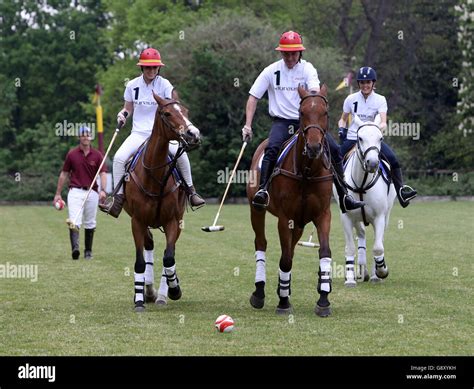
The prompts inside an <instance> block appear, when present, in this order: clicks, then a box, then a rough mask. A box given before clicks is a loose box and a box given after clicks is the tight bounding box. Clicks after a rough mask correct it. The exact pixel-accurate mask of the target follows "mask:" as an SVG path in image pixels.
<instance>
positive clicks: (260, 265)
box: [255, 251, 267, 283]
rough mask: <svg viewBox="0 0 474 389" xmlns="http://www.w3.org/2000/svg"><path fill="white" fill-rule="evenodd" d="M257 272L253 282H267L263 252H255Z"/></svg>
mask: <svg viewBox="0 0 474 389" xmlns="http://www.w3.org/2000/svg"><path fill="white" fill-rule="evenodd" d="M255 261H256V265H257V270H256V271H255V282H256V283H257V282H260V281H263V282H267V273H266V258H265V251H256V252H255Z"/></svg>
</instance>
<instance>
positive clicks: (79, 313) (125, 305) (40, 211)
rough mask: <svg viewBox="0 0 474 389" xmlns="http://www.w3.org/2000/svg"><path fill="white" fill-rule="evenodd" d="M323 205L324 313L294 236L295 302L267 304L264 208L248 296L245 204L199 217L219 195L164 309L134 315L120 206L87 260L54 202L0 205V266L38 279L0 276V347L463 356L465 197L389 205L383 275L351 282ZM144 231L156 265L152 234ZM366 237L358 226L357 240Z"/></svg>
mask: <svg viewBox="0 0 474 389" xmlns="http://www.w3.org/2000/svg"><path fill="white" fill-rule="evenodd" d="M332 209H333V220H332V230H331V247H332V253H333V261H335V262H336V266H335V269H336V273H335V274H333V276H334V281H333V293H331V295H330V300H331V303H332V307H333V314H332V316H330V317H329V318H326V319H322V318H319V317H317V316H316V315H315V314H314V312H313V308H314V305H315V302H316V300H317V296H318V295H317V292H316V278H317V275H316V273H317V266H318V263H319V262H318V261H317V250H314V249H308V248H303V247H298V248H297V249H296V256H295V260H294V265H293V273H292V303H293V306H294V309H295V312H294V315H293V316H290V317H281V316H277V315H276V314H275V307H276V305H277V300H278V298H277V295H276V286H277V275H278V259H279V254H280V253H279V243H278V236H277V232H276V222H275V221H276V219H275V218H273V217H267V235H268V240H269V249H268V252H267V253H268V254H267V257H268V259H267V281H268V282H267V288H266V292H267V298H266V305H265V307H264V309H263V310H260V311H257V310H254V309H253V308H251V306H250V304H249V301H248V300H249V296H250V293H251V292H252V291H253V283H254V272H255V259H254V249H253V233H252V231H251V228H250V222H249V209H248V207H247V206H243V205H226V206H224V208H223V211H222V212H221V218H220V220H219V223H222V224H224V225H225V227H226V230H225V231H223V232H217V233H204V232H202V231H201V230H200V227H201V226H204V225H209V224H211V223H212V221H213V219H214V216H215V212H216V210H217V206H206V207H204V208H202V209H200V210H199V211H197V212H195V213H191V212H190V213H188V214H186V216H185V226H184V227H185V228H184V231H183V234H182V235H181V238H180V240H179V241H178V245H177V251H176V261H177V271H178V276H179V278H180V281H181V286H182V289H183V297H182V299H181V300H179V301H176V302H175V301H171V302H170V303H169V305H168V306H167V308H165V309H157V308H156V307H155V306H154V305H148V307H147V311H146V312H145V313H143V314H136V313H134V312H133V301H132V300H133V265H134V250H135V248H134V246H133V241H132V236H131V231H130V222H129V217H128V215H126V214H125V213H124V214H122V215H121V217H120V219H118V220H116V219H113V218H111V217H106V216H104V215H103V214H100V215H99V216H98V229H97V232H96V238H95V243H94V259H93V260H92V261H85V260H84V259H83V258H82V254H83V253H82V251H83V250H82V249H83V246H81V259H80V260H79V261H72V260H71V258H70V247H69V238H68V230H67V227H66V224H65V222H64V221H65V219H66V217H67V214H66V212H64V211H63V212H58V211H56V210H54V208H53V207H33V206H32V207H26V206H22V207H20V206H18V207H0V220H1V224H0V253H1V259H0V265H2V264H3V265H5V264H6V263H7V262H9V263H10V264H15V265H18V264H37V265H38V279H37V281H36V282H32V281H31V280H30V279H24V278H23V279H22V278H0V339H1V346H0V355H472V354H473V350H474V343H473V336H472V335H473V332H474V331H473V323H474V315H473V311H474V309H473V301H474V296H473V290H472V280H473V276H474V271H473V266H474V265H473V259H474V256H473V253H474V244H473V242H474V240H473V238H472V235H473V233H474V203H472V202H444V203H417V204H414V205H412V206H410V207H409V208H407V209H401V208H400V207H399V206H398V205H396V206H395V208H394V210H393V211H392V216H391V222H390V227H389V230H388V231H387V233H386V237H385V253H386V254H385V255H386V261H387V264H388V266H389V268H390V276H389V278H388V279H387V280H386V281H385V282H383V283H382V284H380V285H372V284H367V283H365V284H359V285H358V286H357V288H355V289H346V288H344V286H343V283H344V279H343V274H342V269H343V267H342V265H343V264H344V256H343V253H344V240H343V234H342V227H341V224H340V220H339V215H338V213H337V212H336V208H335V206H334V205H333V208H332ZM310 231H311V229H310V226H307V229H306V231H305V234H304V235H303V238H308V236H309V233H310ZM154 235H155V242H156V245H155V258H156V263H157V264H158V266H156V268H158V269H159V268H160V265H161V256H162V252H163V248H164V246H163V236H162V234H161V233H160V232H159V231H155V233H154ZM372 236H373V234H372V231H371V230H370V231H369V233H368V247H370V246H371V244H372ZM83 242H84V237H83V235H82V234H81V245H83ZM368 253H369V251H368ZM368 257H369V255H368ZM338 269H339V271H337V270H338ZM157 279H158V277H157ZM224 313H225V314H229V315H231V316H232V317H233V318H234V320H235V322H236V330H235V331H234V332H232V333H229V334H220V333H217V332H216V331H215V329H214V326H213V324H214V320H215V319H216V317H217V316H218V315H220V314H224Z"/></svg>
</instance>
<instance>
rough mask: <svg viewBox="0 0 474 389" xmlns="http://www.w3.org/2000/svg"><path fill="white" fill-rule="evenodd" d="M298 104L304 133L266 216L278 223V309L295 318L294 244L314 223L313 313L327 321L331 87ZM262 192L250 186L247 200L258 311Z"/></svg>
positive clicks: (275, 184)
mask: <svg viewBox="0 0 474 389" xmlns="http://www.w3.org/2000/svg"><path fill="white" fill-rule="evenodd" d="M298 93H299V95H300V97H301V102H300V128H299V130H298V131H297V134H296V135H297V137H298V138H297V141H296V144H295V145H294V146H293V148H292V149H291V150H290V151H289V152H288V154H287V155H286V157H285V158H284V160H283V162H282V164H281V165H280V167H279V168H277V169H276V170H275V171H274V173H273V179H272V182H271V185H270V188H269V194H270V202H269V205H268V208H267V209H268V211H270V213H271V214H273V215H274V216H276V217H277V218H278V233H279V235H280V245H281V257H280V270H279V275H280V277H279V284H278V289H277V294H278V296H279V298H280V301H279V304H278V306H277V309H276V313H278V314H289V313H291V312H292V311H293V310H292V306H291V303H290V299H289V297H290V295H291V289H290V284H291V267H292V262H293V255H294V250H295V245H296V243H297V242H298V240H299V239H300V237H301V235H302V233H303V229H304V226H305V225H306V224H308V223H310V222H313V223H314V225H315V226H316V228H317V230H318V238H319V244H320V248H319V260H320V266H319V272H318V275H319V279H318V286H317V291H318V293H319V294H320V298H319V300H318V302H317V303H316V307H315V313H316V314H317V315H318V316H321V317H326V316H329V315H330V313H331V309H330V303H329V300H328V294H329V293H330V292H331V249H330V248H329V230H330V225H331V210H330V203H331V194H332V173H331V171H330V164H329V163H328V162H327V161H330V157H329V149H328V147H326V146H325V134H326V132H327V131H328V126H329V117H328V100H327V88H326V86H325V85H323V86H322V88H321V91H320V92H319V93H318V94H310V93H308V92H307V91H306V90H305V89H304V88H303V87H301V86H299V87H298ZM266 144H267V141H266V140H265V141H263V142H262V143H261V144H260V145H259V147H258V148H257V150H256V151H255V154H254V156H253V159H252V165H251V170H253V172H254V174H259V172H257V170H258V169H257V166H258V161H259V159H260V158H261V156H262V153H263V152H264V149H265V146H266ZM257 182H258V180H257ZM257 190H258V188H257V187H256V186H255V185H252V184H251V183H249V184H248V185H247V197H248V200H249V203H250V209H251V220H252V228H253V230H254V232H255V250H256V253H255V256H256V266H257V269H256V276H255V287H256V289H255V291H254V292H253V293H252V295H251V297H250V304H251V305H252V306H253V307H254V308H257V309H260V308H263V306H264V302H265V282H266V272H265V251H266V249H267V240H266V238H265V214H266V212H265V211H260V210H256V209H254V208H253V206H252V199H253V196H254V195H255V192H256V191H257Z"/></svg>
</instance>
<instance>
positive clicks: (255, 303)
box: [250, 293, 265, 309]
mask: <svg viewBox="0 0 474 389" xmlns="http://www.w3.org/2000/svg"><path fill="white" fill-rule="evenodd" d="M250 305H251V306H252V307H254V308H256V309H262V308H263V306H264V305H265V297H263V298H260V297H257V296H255V295H254V294H253V293H252V295H251V296H250Z"/></svg>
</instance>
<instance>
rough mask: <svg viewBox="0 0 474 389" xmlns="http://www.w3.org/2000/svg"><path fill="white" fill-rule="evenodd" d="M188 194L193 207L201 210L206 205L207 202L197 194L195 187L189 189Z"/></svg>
mask: <svg viewBox="0 0 474 389" xmlns="http://www.w3.org/2000/svg"><path fill="white" fill-rule="evenodd" d="M186 194H187V195H188V199H189V203H190V204H191V207H197V208H201V207H202V206H203V205H204V204H206V201H205V200H204V199H203V198H202V197H201V196H200V195H198V194H197V192H196V189H195V188H194V185H191V186H188V187H187V189H186Z"/></svg>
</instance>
